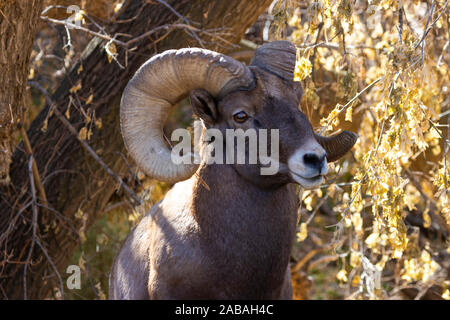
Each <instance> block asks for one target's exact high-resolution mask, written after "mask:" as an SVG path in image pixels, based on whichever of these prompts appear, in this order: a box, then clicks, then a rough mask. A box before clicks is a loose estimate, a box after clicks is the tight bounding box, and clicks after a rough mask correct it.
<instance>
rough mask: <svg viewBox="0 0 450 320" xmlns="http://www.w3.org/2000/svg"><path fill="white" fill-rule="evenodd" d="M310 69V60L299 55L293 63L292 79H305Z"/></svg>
mask: <svg viewBox="0 0 450 320" xmlns="http://www.w3.org/2000/svg"><path fill="white" fill-rule="evenodd" d="M311 71H312V66H311V61H309V59H307V58H305V57H300V58H298V59H297V61H296V63H295V71H294V81H302V80H304V79H306V78H307V77H308V76H309V75H310V74H311Z"/></svg>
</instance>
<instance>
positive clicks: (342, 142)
mask: <svg viewBox="0 0 450 320" xmlns="http://www.w3.org/2000/svg"><path fill="white" fill-rule="evenodd" d="M314 136H315V138H316V140H317V142H319V144H320V145H321V146H322V147H323V148H324V149H325V151H326V152H327V161H329V162H333V161H336V160H338V159H339V158H340V157H342V156H343V155H344V154H346V153H347V152H348V151H349V150H350V149H351V148H352V147H353V145H354V144H355V143H356V140H358V136H357V135H356V134H355V133H353V132H350V131H342V132H341V133H339V134H336V135H334V136H331V137H323V136H321V135H319V134H316V133H315V134H314Z"/></svg>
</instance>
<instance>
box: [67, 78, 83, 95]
mask: <svg viewBox="0 0 450 320" xmlns="http://www.w3.org/2000/svg"><path fill="white" fill-rule="evenodd" d="M80 89H81V81H80V82H78V84H76V85H75V86H73V87H72V88H70V90H69V92H70V93H75V92H77V91H79V90H80Z"/></svg>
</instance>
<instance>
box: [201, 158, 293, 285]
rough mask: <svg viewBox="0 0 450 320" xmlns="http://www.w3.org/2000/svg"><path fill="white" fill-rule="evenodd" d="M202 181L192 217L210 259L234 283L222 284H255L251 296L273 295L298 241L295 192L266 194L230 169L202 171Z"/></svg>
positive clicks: (280, 190)
mask: <svg viewBox="0 0 450 320" xmlns="http://www.w3.org/2000/svg"><path fill="white" fill-rule="evenodd" d="M198 177H200V178H201V179H202V180H203V181H200V178H197V183H196V186H195V187H194V190H193V191H194V192H193V206H192V212H193V214H194V216H195V219H196V221H197V223H198V226H199V231H200V233H201V239H200V242H201V245H202V247H203V250H204V251H205V252H207V256H208V257H209V258H210V259H211V260H212V263H214V264H217V267H218V268H220V269H221V272H223V273H222V274H223V275H224V276H225V277H226V276H228V275H231V276H232V277H234V278H233V280H231V279H228V280H225V279H224V281H232V282H236V283H238V282H239V281H244V282H246V281H247V280H249V279H253V282H254V286H253V284H250V286H247V287H246V288H248V290H260V292H261V294H263V292H264V291H269V290H274V287H277V286H279V285H280V284H282V283H283V277H284V275H285V272H286V268H287V265H288V262H289V257H290V251H291V247H292V243H293V240H294V235H295V228H296V220H297V198H296V195H295V188H294V186H293V185H284V186H281V187H277V188H274V189H262V188H259V187H257V186H255V185H252V184H250V183H249V182H247V181H245V180H244V179H242V178H241V177H240V176H239V174H238V173H237V172H236V171H235V170H234V168H233V167H232V166H231V165H209V166H202V167H201V169H200V171H199V175H198ZM205 184H206V185H207V186H206V185H205ZM208 188H209V190H208ZM228 269H229V270H228ZM237 275H239V279H237V278H236V277H237ZM259 281H261V283H258V282H259ZM242 284H244V283H242ZM255 286H257V287H255ZM243 287H244V286H243ZM253 293H254V292H253Z"/></svg>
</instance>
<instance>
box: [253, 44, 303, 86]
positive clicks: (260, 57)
mask: <svg viewBox="0 0 450 320" xmlns="http://www.w3.org/2000/svg"><path fill="white" fill-rule="evenodd" d="M296 54H297V49H296V48H295V46H294V45H293V44H292V43H291V42H289V41H286V40H281V41H274V42H270V43H266V44H264V45H262V46H261V47H259V48H258V49H257V50H256V52H255V55H254V56H253V59H252V61H251V62H250V65H251V66H256V67H259V68H261V69H263V70H266V71H268V72H270V73H273V74H275V75H277V76H279V77H280V78H282V79H284V80H289V81H293V79H294V70H295V61H296Z"/></svg>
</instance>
